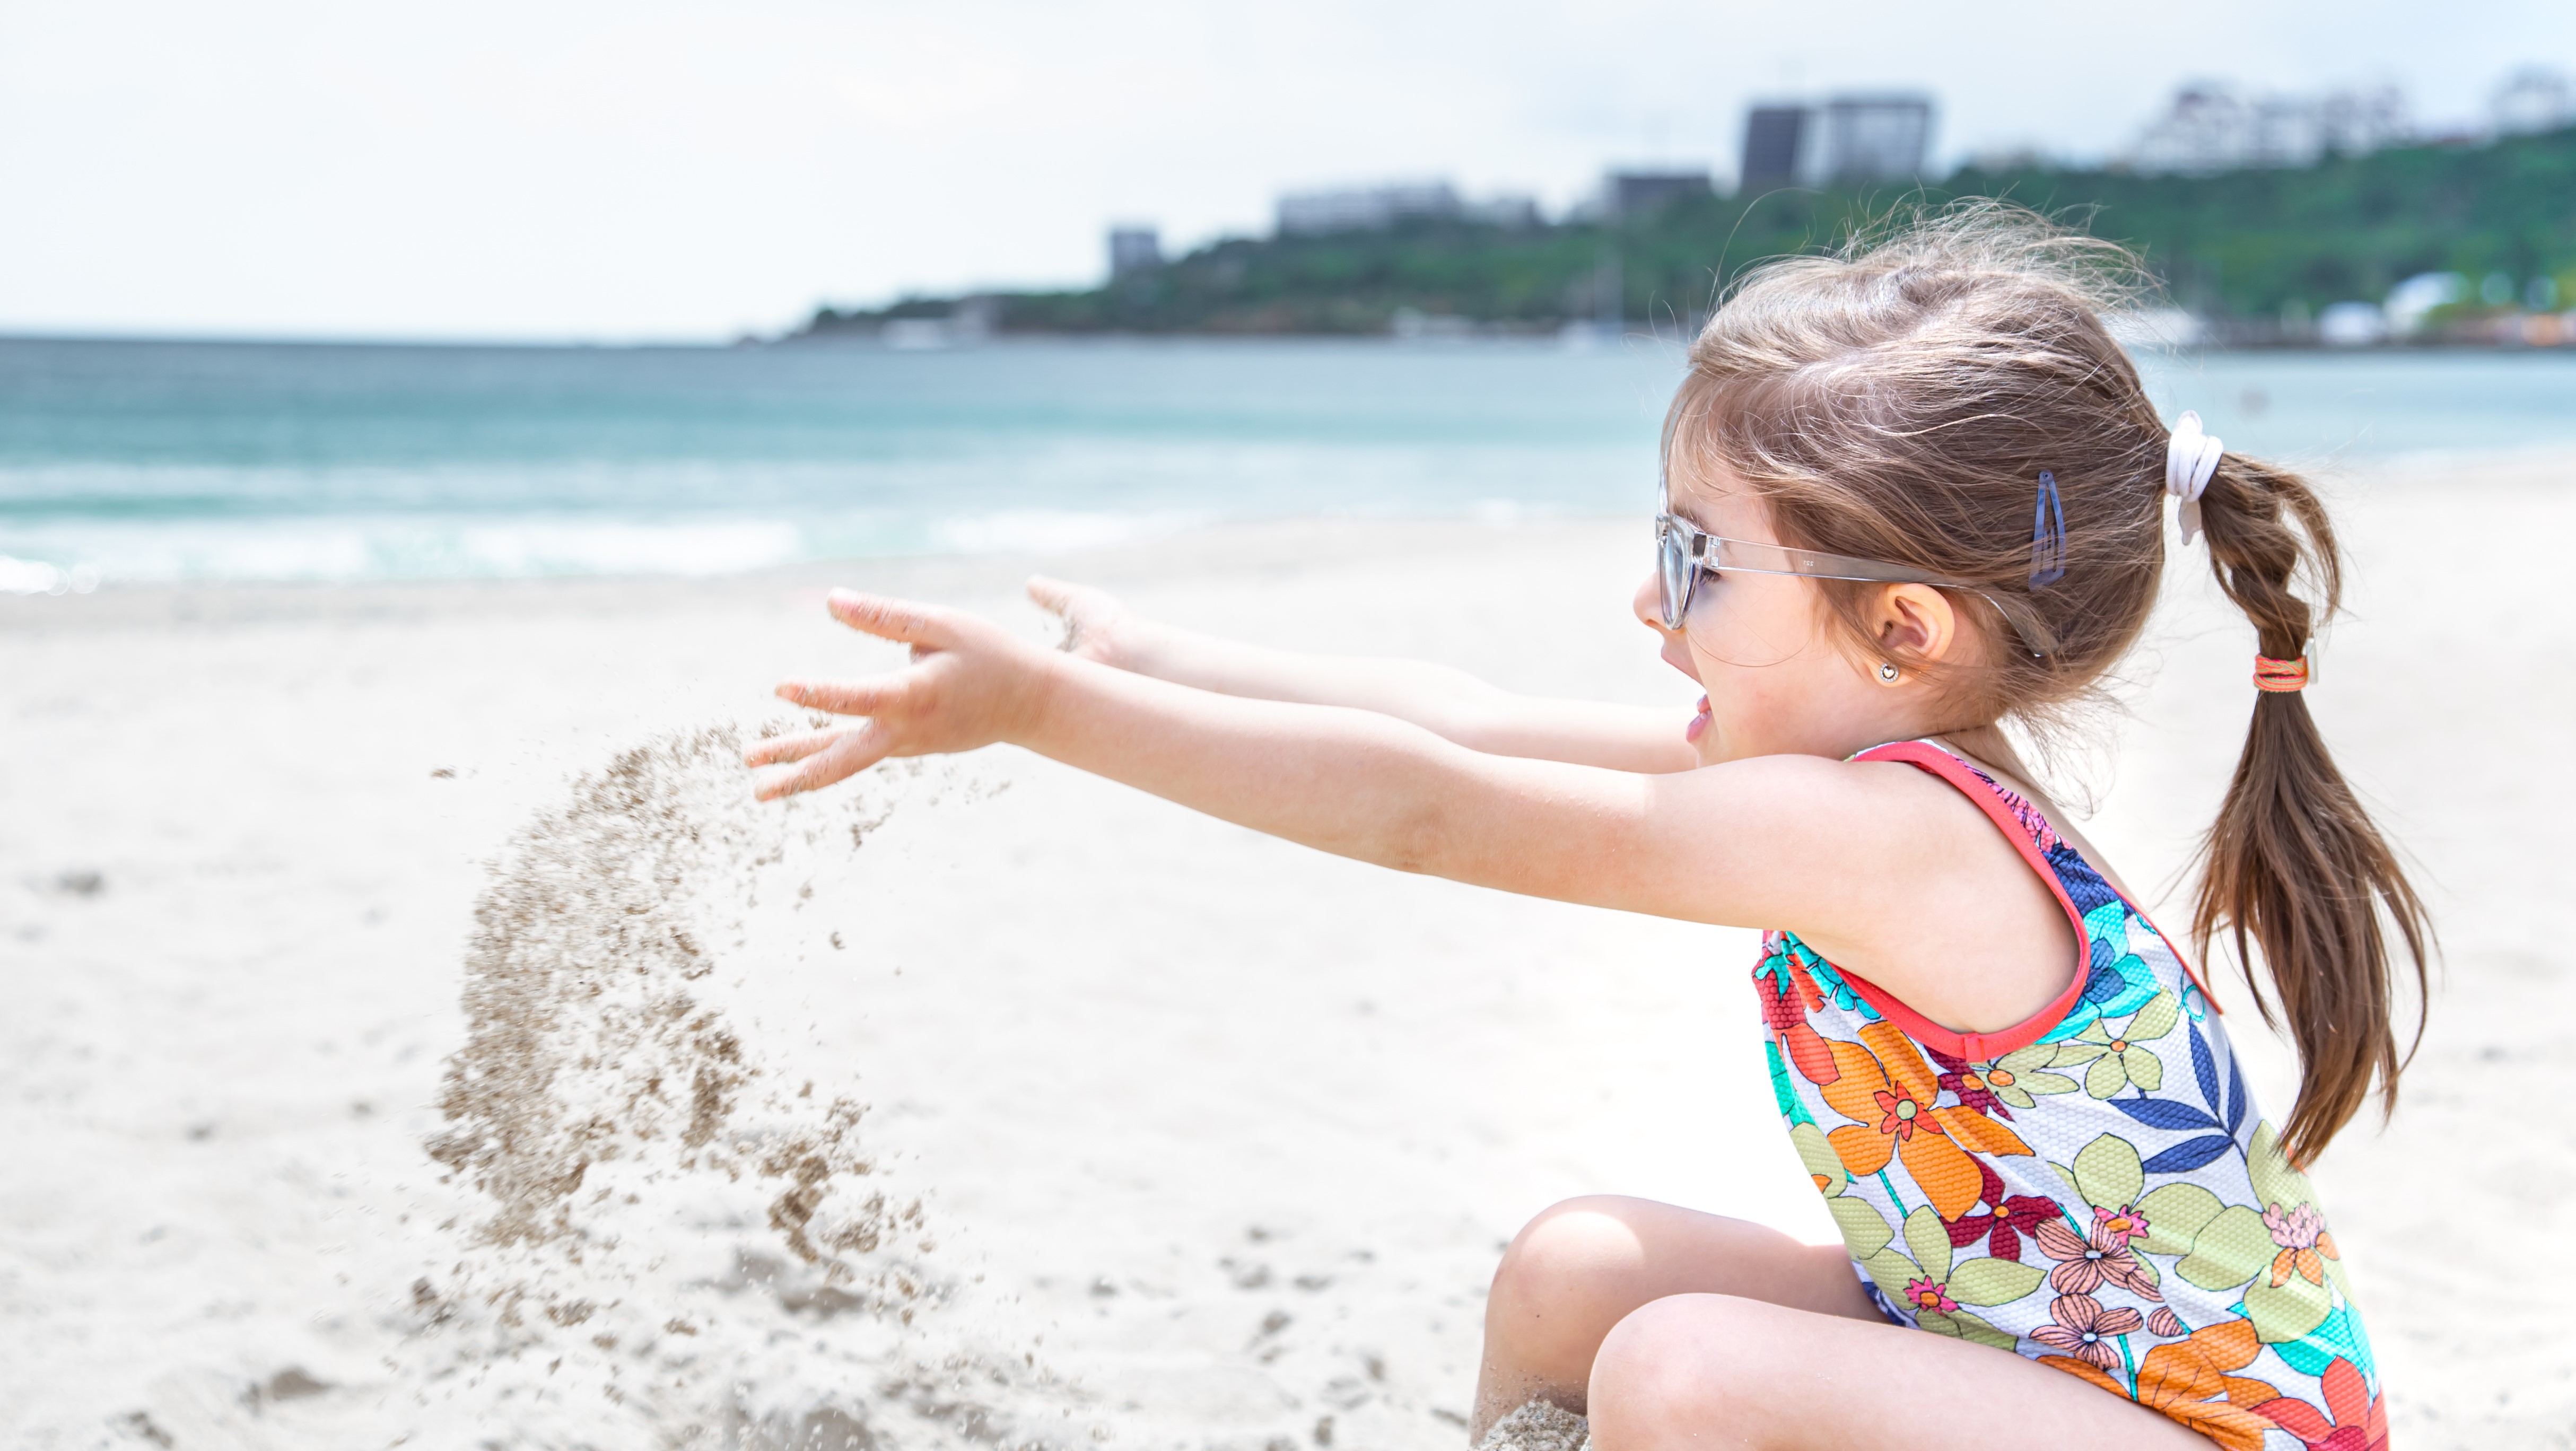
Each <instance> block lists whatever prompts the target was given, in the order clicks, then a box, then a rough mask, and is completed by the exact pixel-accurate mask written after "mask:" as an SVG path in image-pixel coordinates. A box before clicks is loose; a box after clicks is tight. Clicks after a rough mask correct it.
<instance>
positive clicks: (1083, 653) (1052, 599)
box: [1028, 575, 1144, 670]
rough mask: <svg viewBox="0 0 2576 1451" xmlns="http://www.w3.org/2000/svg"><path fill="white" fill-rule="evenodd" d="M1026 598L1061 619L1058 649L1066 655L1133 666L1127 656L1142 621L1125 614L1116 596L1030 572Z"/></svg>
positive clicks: (1126, 612) (1122, 667)
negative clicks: (1060, 640) (1061, 636)
mask: <svg viewBox="0 0 2576 1451" xmlns="http://www.w3.org/2000/svg"><path fill="white" fill-rule="evenodd" d="M1028 598H1033V601H1038V608H1043V611H1046V613H1051V616H1056V619H1059V621H1064V644H1061V647H1059V649H1064V652H1066V655H1077V657H1082V660H1097V662H1100V665H1115V668H1118V670H1133V668H1136V665H1133V660H1131V655H1133V652H1136V634H1139V629H1141V624H1144V621H1141V619H1136V616H1133V613H1128V608H1126V606H1123V603H1118V595H1113V593H1108V590H1095V588H1090V585H1072V582H1066V580H1051V577H1046V575H1030V577H1028Z"/></svg>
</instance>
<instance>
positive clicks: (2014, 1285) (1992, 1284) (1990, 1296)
mask: <svg viewBox="0 0 2576 1451" xmlns="http://www.w3.org/2000/svg"><path fill="white" fill-rule="evenodd" d="M2039 1281H2040V1271H2039V1268H2038V1267H2037V1266H2035V1265H2025V1264H2021V1263H2018V1262H2016V1261H2013V1260H1996V1259H1979V1260H1969V1261H1967V1262H1966V1263H1964V1264H1962V1265H1960V1266H1959V1267H1958V1268H1956V1269H1954V1270H1952V1271H1950V1298H1951V1299H1953V1300H1956V1301H1958V1302H1959V1303H1960V1304H1962V1305H2009V1304H2011V1303H2012V1302H2013V1301H2015V1300H2018V1299H2020V1298H2021V1297H2022V1296H2024V1295H2027V1294H2029V1293H2030V1292H2031V1291H2033V1290H2036V1289H2038V1288H2039Z"/></svg>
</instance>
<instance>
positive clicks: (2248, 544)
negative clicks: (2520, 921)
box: [2191, 454, 2432, 1167]
mask: <svg viewBox="0 0 2576 1451" xmlns="http://www.w3.org/2000/svg"><path fill="white" fill-rule="evenodd" d="M2201 503H2202V516H2201V525H2202V528H2203V530H2204V531H2205V535H2206V537H2207V539H2208V541H2209V554H2210V565H2211V568H2212V570H2213V571H2215V572H2216V574H2217V576H2218V584H2219V587H2220V588H2221V589H2224V590H2225V591H2226V592H2227V597H2228V598H2229V599H2231V600H2233V601H2235V603H2236V606H2237V608H2239V609H2241V610H2243V611H2244V612H2245V614H2246V617H2247V618H2248V619H2250V620H2252V621H2253V622H2254V629H2255V633H2256V637H2257V639H2258V641H2259V645H2258V649H2259V653H2261V654H2262V655H2264V656H2268V657H2271V658H2274V659H2278V660H2293V659H2297V658H2298V657H2300V656H2302V655H2303V654H2305V653H2306V650H2307V646H2308V640H2309V637H2310V635H2311V634H2312V633H2313V631H2314V628H2315V626H2316V625H2317V624H2319V623H2322V621H2323V619H2324V618H2325V617H2326V616H2330V615H2332V614H2333V613H2334V610H2335V607H2336V604H2337V602H2338V600H2339V598H2340V596H2341V594H2342V564H2341V560H2340V558H2339V556H2338V553H2337V550H2336V546H2335V537H2334V529H2333V526H2332V525H2331V524H2329V523H2328V522H2327V520H2326V513H2325V506H2324V505H2323V504H2322V503H2320V502H2319V501H2318V499H2317V496H2316V494H2315V493H2314V492H2313V491H2312V490H2310V489H2309V487H2308V486H2307V484H2306V483H2305V482H2304V481H2302V480H2301V479H2300V478H2299V477H2298V476H2297V475H2295V474H2291V473H2289V472H2286V471H2284V470H2279V469H2275V468H2272V467H2271V466H2269V465H2266V464H2262V463H2259V462H2256V461H2254V460H2252V459H2247V458H2242V457H2239V456H2238V455H2235V454H2228V455H2226V456H2225V458H2224V459H2223V460H2222V462H2221V463H2220V465H2219V468H2218V471H2217V473H2216V475H2215V476H2214V477H2213V478H2212V479H2211V480H2210V483H2209V487H2208V490H2207V491H2206V493H2204V494H2203V496H2202V500H2201ZM2303 565H2304V566H2305V569H2304V571H2302V568H2301V567H2302V566H2303ZM2302 572H2304V573H2305V574H2306V575H2307V576H2308V577H2309V578H2311V579H2313V580H2314V581H2315V583H2316V584H2317V585H2318V586H2319V592H2320V593H2321V595H2322V599H2323V608H2322V609H2321V610H2319V611H2314V612H2312V611H2311V609H2310V607H2309V605H2308V604H2307V602H2306V601H2304V600H2302V599H2300V598H2299V597H2298V596H2297V595H2295V594H2293V593H2291V584H2292V581H2293V579H2294V578H2296V577H2297V576H2298V575H2300V574H2301V573H2302ZM2200 856H2201V860H2202V862H2203V863H2204V865H2205V872H2204V874H2203V876H2202V878H2201V883H2200V893H2199V899H2198V901H2197V902H2196V903H2195V905H2194V909H2193V913H2192V924H2191V927H2192V941H2193V945H2194V949H2195V950H2196V951H2197V952H2198V954H2199V955H2200V957H2201V959H2202V960H2203V961H2204V962H2205V961H2207V960H2208V958H2209V944H2210V942H2211V940H2212V939H2213V938H2216V937H2217V936H2219V935H2220V934H2221V933H2225V934H2226V935H2227V936H2228V937H2229V938H2231V939H2232V940H2233V942H2234V945H2235V949H2236V959H2237V963H2238V965H2239V966H2240V967H2241V968H2242V969H2243V970H2244V972H2245V975H2246V985H2247V986H2248V987H2249V988H2251V989H2252V990H2253V992H2254V1001H2255V1006H2256V1008H2257V1010H2258V1011H2259V1012H2260V1013H2261V1014H2262V1016H2263V1021H2264V1022H2265V1023H2266V1024H2267V1025H2270V1026H2272V1027H2275V1028H2278V1027H2279V1026H2280V1025H2281V1022H2282V1021H2283V1020H2284V1019H2286V1020H2287V1021H2288V1023H2289V1029H2290V1036H2291V1038H2292V1040H2293V1041H2295V1042H2296V1043H2297V1044H2298V1049H2299V1075H2300V1076H2299V1097H2298V1103H2297V1106H2296V1108H2295V1109H2294V1110H2293V1111H2292V1113H2291V1115H2290V1120H2289V1123H2288V1125H2287V1127H2286V1129H2285V1130H2284V1132H2283V1134H2282V1142H2283V1145H2284V1146H2285V1147H2286V1149H2287V1150H2288V1152H2289V1156H2290V1162H2291V1163H2293V1164H2295V1165H2299V1166H2302V1167H2304V1166H2305V1165H2306V1164H2308V1163H2309V1162H2310V1161H2311V1160H2313V1159H2314V1158H2315V1157H2316V1155H2317V1154H2318V1152H2319V1151H2321V1150H2322V1149H2324V1148H2325V1146H2326V1142H2327V1141H2328V1140H2329V1139H2331V1138H2333V1137H2334V1135H2335V1132H2336V1131H2337V1130H2338V1129H2341V1128H2342V1127H2343V1126H2344V1124H2345V1123H2347V1122H2349V1121H2350V1120H2351V1118H2352V1116H2353V1115H2354V1113H2356V1112H2357V1111H2359V1109H2360V1107H2361V1105H2362V1101H2363V1100H2364V1099H2365V1098H2367V1097H2368V1096H2369V1094H2370V1085H2371V1079H2372V1077H2373V1076H2374V1075H2376V1077H2377V1078H2378V1080H2379V1088H2380V1104H2381V1111H2382V1112H2383V1113H2386V1112H2388V1111H2390V1110H2393V1109H2394V1108H2395V1107H2396V1105H2397V1076H2398V1074H2399V1073H2400V1072H2401V1071H2402V1070H2403V1069H2404V1068H2405V1066H2406V1063H2407V1061H2408V1060H2409V1059H2411V1058H2412V1057H2413V1056H2414V1048H2415V1045H2416V1044H2417V1043H2420V1042H2421V1041H2422V1039H2423V1035H2424V1027H2423V1020H2422V1017H2421V1015H2420V1014H2419V1015H2418V1017H2417V1020H2416V1025H2415V1039H2414V1042H2412V1043H2410V1044H2409V1045H2408V1047H2407V1049H2406V1051H2405V1052H2404V1053H2402V1054H2401V1053H2400V1052H2399V1051H2398V1048H2397V1035H2396V1030H2395V1028H2394V1026H2393V1024H2392V1021H2391V1020H2392V1018H2393V1016H2394V1014H2393V1011H2392V999H2393V997H2394V996H2395V993H2394V984H2393V979H2394V977H2395V973H2394V971H2393V970H2392V965H2391V963H2390V953H2389V945H2390V944H2389V942H2388V938H2387V930H2386V929H2387V926H2388V925H2390V924H2393V925H2394V926H2395V927H2396V929H2397V932H2398V935H2400V936H2402V937H2404V938H2405V940H2406V950H2407V954H2408V956H2409V957H2410V958H2412V959H2413V962H2414V966H2415V986H2416V990H2417V993H2418V998H2417V1001H2418V1002H2422V1001H2423V998H2422V996H2421V995H2422V993H2423V992H2424V990H2425V986H2426V977H2425V956H2426V950H2427V947H2428V945H2429V944H2430V942H2431V940H2432V928H2431V926H2430V924H2429V923H2428V922H2427V920H2426V918H2425V914H2424V904H2423V903H2422V902H2421V901H2420V900H2418V899H2417V897H2416V895H2415V889H2414V887H2412V886H2411V885H2409V884H2408V883H2407V880H2406V875H2405V873H2404V871H2403V870H2401V869H2400V868H2399V866H2398V862H2397V857H2396V854H2395V853H2394V852H2392V851H2391V850H2390V849H2389V846H2388V843H2387V841H2386V840H2384V839H2383V838H2382V837H2381V836H2380V834H2379V829H2378V828H2377V827H2376V826H2374V825H2372V824H2371V820H2370V816H2369V813H2367V812H2365V811H2364V810H2362V807H2361V802H2360V801H2359V799H2357V798H2356V797H2355V796H2354V795H2353V791H2352V787H2351V786H2350V785H2349V784H2347V783H2346V782H2345V780H2344V778H2343V773H2342V772H2340V771H2338V770H2336V769H2335V764H2334V759H2333V758H2332V757H2331V756H2329V755H2328V754H2327V753H2326V745H2325V741H2324V739H2323V738H2322V737H2320V736H2319V735H2318V734H2317V725H2316V720H2315V718H2314V717H2312V716H2310V715H2309V714H2308V704H2307V701H2306V700H2305V699H2303V698H2302V697H2301V695H2300V694H2299V693H2298V692H2296V691H2289V692H2283V693H2277V694H2276V693H2272V692H2269V691H2266V692H2263V693H2260V694H2257V695H2256V696H2255V697H2254V721H2253V724H2252V726H2251V727H2250V728H2249V729H2248V730H2247V732H2246V736H2245V751H2244V754H2243V755H2241V756H2239V757H2238V758H2237V762H2236V776H2235V779H2234V780H2232V781H2230V782H2229V783H2228V786H2227V799H2226V801H2225V803H2224V804H2222V805H2221V806H2220V807H2219V812H2218V821H2217V823H2216V824H2215V825H2213V826H2211V827H2210V829H2209V834H2208V836H2207V837H2206V838H2204V839H2203V841H2202V843H2201V851H2200ZM2383 911H2384V912H2385V914H2386V921H2385V922H2383V920H2382V912H2383ZM2249 938H2250V939H2251V941H2252V944H2253V946H2254V947H2255V948H2257V949H2259V950H2260V952H2261V955H2262V958H2263V962H2264V965H2265V966H2266V967H2267V968H2269V969H2270V972H2271V978H2272V990H2273V995H2274V996H2275V997H2277V998H2278V1000H2279V1009H2278V1012H2277V1013H2276V1012H2275V1009H2274V1005H2273V1003H2272V1002H2271V1001H2268V1000H2266V998H2265V997H2264V995H2263V991H2262V988H2261V986H2260V985H2259V984H2258V983H2256V982H2255V980H2254V963H2253V956H2252V954H2251V953H2249V951H2248V950H2247V942H2248V939H2249Z"/></svg>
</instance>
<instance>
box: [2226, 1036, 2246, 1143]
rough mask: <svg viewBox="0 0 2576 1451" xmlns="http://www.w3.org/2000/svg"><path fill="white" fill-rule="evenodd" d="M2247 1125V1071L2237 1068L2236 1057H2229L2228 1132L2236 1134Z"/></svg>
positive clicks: (2231, 1054)
mask: <svg viewBox="0 0 2576 1451" xmlns="http://www.w3.org/2000/svg"><path fill="white" fill-rule="evenodd" d="M2244 1123H2245V1070H2244V1069H2243V1068H2241V1067H2239V1066H2237V1062H2236V1055H2235V1054H2234V1053H2230V1054H2228V1055H2227V1131H2228V1132H2229V1133H2231V1134H2232V1133H2234V1132H2236V1131H2237V1130H2238V1129H2239V1128H2241V1127H2243V1126H2244Z"/></svg>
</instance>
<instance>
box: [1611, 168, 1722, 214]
mask: <svg viewBox="0 0 2576 1451" xmlns="http://www.w3.org/2000/svg"><path fill="white" fill-rule="evenodd" d="M1713 194H1714V193H1713V192H1712V191H1711V189H1710V187H1709V184H1708V173H1707V172H1706V171H1705V170H1701V171H1614V172H1612V173H1610V174H1609V175H1608V176H1605V177H1603V178H1602V179H1601V201H1602V206H1603V209H1604V210H1606V211H1607V212H1608V213H1609V214H1610V215H1611V216H1614V217H1642V216H1644V215H1646V214H1647V213H1649V212H1657V211H1661V210H1663V209H1664V208H1665V207H1668V206H1671V205H1672V204H1673V203H1675V202H1677V201H1682V200H1685V199H1687V198H1690V197H1704V196H1710V195H1713Z"/></svg>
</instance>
